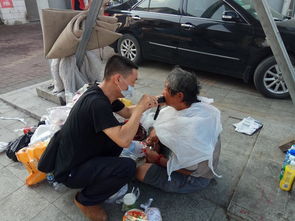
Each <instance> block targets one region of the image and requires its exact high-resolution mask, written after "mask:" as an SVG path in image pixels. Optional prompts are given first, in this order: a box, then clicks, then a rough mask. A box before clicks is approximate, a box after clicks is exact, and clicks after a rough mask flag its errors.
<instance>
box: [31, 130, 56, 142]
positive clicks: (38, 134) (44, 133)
mask: <svg viewBox="0 0 295 221" xmlns="http://www.w3.org/2000/svg"><path fill="white" fill-rule="evenodd" d="M54 133H55V130H54V126H52V125H40V126H39V127H38V128H37V129H36V131H35V133H34V134H33V136H32V137H31V141H30V143H29V146H30V145H33V144H35V143H37V142H41V141H46V140H48V139H50V138H51V137H52V136H53V134H54Z"/></svg>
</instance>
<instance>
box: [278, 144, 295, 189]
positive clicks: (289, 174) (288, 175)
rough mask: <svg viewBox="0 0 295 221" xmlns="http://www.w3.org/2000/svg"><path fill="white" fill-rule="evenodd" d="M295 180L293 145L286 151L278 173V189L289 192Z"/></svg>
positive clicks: (294, 147)
mask: <svg viewBox="0 0 295 221" xmlns="http://www.w3.org/2000/svg"><path fill="white" fill-rule="evenodd" d="M294 178H295V145H292V146H291V148H290V149H289V150H288V151H287V153H286V156H285V159H284V162H283V165H282V169H281V172H280V180H281V181H280V188H281V189H282V190H284V191H290V190H291V188H292V185H293V182H294Z"/></svg>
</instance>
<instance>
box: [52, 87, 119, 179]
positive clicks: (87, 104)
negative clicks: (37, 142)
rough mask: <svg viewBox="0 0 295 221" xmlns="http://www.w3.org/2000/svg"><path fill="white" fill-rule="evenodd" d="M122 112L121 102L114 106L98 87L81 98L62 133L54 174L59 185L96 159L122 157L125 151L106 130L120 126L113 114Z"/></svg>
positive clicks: (90, 89) (89, 90)
mask: <svg viewBox="0 0 295 221" xmlns="http://www.w3.org/2000/svg"><path fill="white" fill-rule="evenodd" d="M123 108H124V104H123V103H122V102H120V101H119V100H116V101H114V102H113V103H112V104H111V103H110V101H109V99H108V98H107V97H106V96H105V94H104V93H103V91H102V90H101V89H100V88H99V87H98V86H97V85H95V86H93V87H91V88H89V89H88V90H87V91H86V92H85V93H84V94H83V95H82V96H81V97H80V98H79V100H78V101H77V102H76V104H75V105H74V106H73V108H72V110H71V112H70V114H69V116H68V118H67V120H66V122H65V124H64V125H63V127H62V129H61V131H60V145H59V148H58V152H57V158H56V163H55V170H54V175H55V178H56V179H57V180H58V181H63V179H64V178H65V177H66V176H68V174H69V172H70V170H71V169H72V168H75V167H77V166H79V165H81V164H82V163H84V162H86V161H87V160H89V159H91V158H93V157H96V156H119V155H120V153H121V151H122V148H121V147H119V146H118V145H117V144H116V143H114V142H113V141H112V140H111V139H110V138H109V137H108V136H107V135H106V134H105V133H104V132H103V130H104V129H107V128H111V127H115V126H118V125H120V123H119V122H118V120H117V119H116V118H115V116H114V114H113V112H118V111H120V110H122V109H123Z"/></svg>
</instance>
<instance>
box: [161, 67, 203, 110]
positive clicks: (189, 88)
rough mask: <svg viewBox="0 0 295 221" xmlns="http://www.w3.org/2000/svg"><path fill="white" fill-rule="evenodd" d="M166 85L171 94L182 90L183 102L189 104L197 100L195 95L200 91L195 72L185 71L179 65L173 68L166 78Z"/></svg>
mask: <svg viewBox="0 0 295 221" xmlns="http://www.w3.org/2000/svg"><path fill="white" fill-rule="evenodd" d="M166 87H167V89H168V90H169V93H170V94H171V95H175V94H177V93H178V92H182V93H183V95H184V97H183V102H185V103H186V105H189V106H190V105H191V104H192V103H195V102H197V101H198V99H197V95H199V93H200V88H201V87H200V85H199V82H198V80H197V77H196V74H194V73H191V72H188V71H185V70H183V69H181V68H180V67H176V68H174V69H173V70H172V71H171V72H170V73H169V75H168V77H167V79H166Z"/></svg>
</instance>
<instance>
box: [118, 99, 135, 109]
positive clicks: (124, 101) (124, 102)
mask: <svg viewBox="0 0 295 221" xmlns="http://www.w3.org/2000/svg"><path fill="white" fill-rule="evenodd" d="M119 100H120V101H121V102H122V103H123V104H124V105H125V106H127V107H129V106H131V105H132V101H131V100H129V99H127V98H119Z"/></svg>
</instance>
